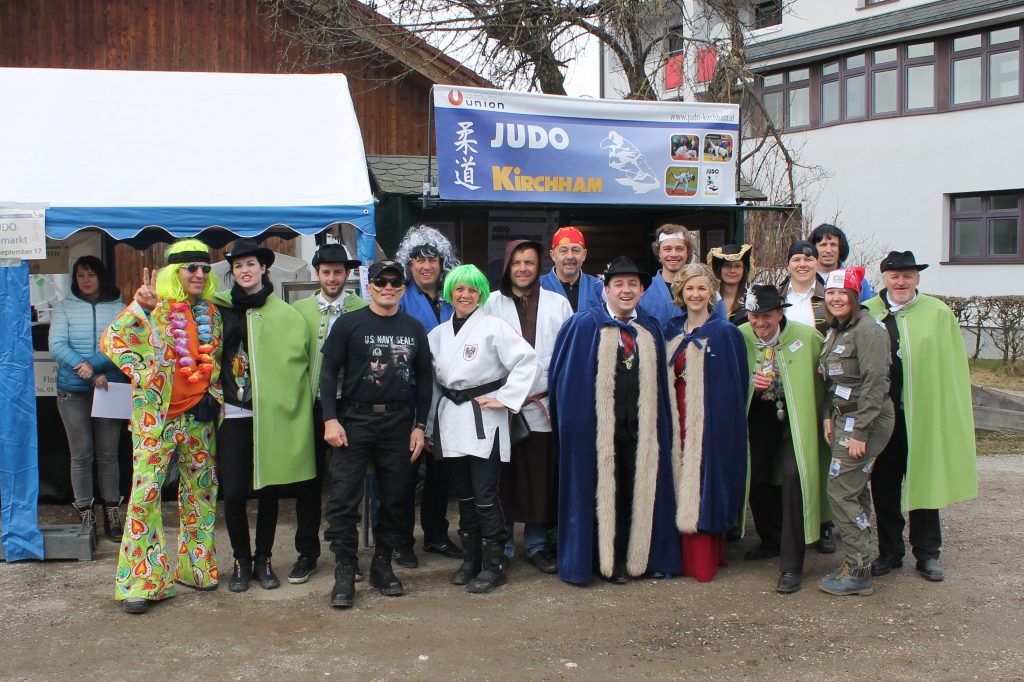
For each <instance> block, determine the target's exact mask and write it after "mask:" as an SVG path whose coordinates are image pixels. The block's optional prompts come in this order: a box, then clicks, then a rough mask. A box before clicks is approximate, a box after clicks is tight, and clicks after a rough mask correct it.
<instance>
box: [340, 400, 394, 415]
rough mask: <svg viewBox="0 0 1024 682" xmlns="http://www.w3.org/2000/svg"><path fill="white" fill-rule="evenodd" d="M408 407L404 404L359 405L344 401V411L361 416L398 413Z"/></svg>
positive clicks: (352, 401) (354, 402)
mask: <svg viewBox="0 0 1024 682" xmlns="http://www.w3.org/2000/svg"><path fill="white" fill-rule="evenodd" d="M407 407H408V405H406V404H405V403H359V402H356V401H354V400H346V401H345V409H346V410H352V411H353V412H361V413H363V414H383V413H385V412H399V411H401V410H404V409H406V408H407Z"/></svg>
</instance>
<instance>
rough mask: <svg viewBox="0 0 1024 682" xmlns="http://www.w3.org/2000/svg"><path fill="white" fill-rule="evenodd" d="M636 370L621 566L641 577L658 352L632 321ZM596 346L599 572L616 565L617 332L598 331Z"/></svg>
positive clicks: (654, 461) (649, 523)
mask: <svg viewBox="0 0 1024 682" xmlns="http://www.w3.org/2000/svg"><path fill="white" fill-rule="evenodd" d="M634 328H635V329H636V330H637V338H636V343H637V353H638V359H639V363H638V370H639V372H640V399H639V402H638V404H637V409H638V411H639V425H638V426H639V437H638V440H637V449H636V475H635V478H634V483H633V517H632V525H631V526H630V530H629V545H628V549H627V552H626V570H627V571H628V572H629V574H630V575H633V576H639V575H643V573H644V572H646V570H647V559H648V556H649V555H650V551H651V533H652V531H653V528H654V497H655V491H656V489H657V482H658V450H659V445H658V374H657V373H658V366H657V365H658V354H657V349H656V348H655V345H654V337H653V336H652V335H651V333H650V332H649V331H647V330H646V329H644V328H643V327H640V326H639V325H636V326H635V327H634ZM600 334H601V340H600V343H599V344H598V350H597V380H596V385H595V396H594V402H595V408H596V415H597V449H596V450H597V500H596V505H597V507H596V508H597V541H598V558H599V563H600V570H601V575H603V576H605V577H609V576H611V574H612V569H613V567H614V564H615V365H616V362H617V360H618V357H617V356H618V348H619V330H618V328H617V327H605V328H604V329H602V330H601V332H600Z"/></svg>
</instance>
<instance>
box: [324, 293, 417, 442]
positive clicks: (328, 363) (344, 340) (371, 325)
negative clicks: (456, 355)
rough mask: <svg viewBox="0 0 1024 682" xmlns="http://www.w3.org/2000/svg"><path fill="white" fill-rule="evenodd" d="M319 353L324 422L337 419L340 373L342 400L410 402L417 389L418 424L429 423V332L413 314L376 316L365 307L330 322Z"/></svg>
mask: <svg viewBox="0 0 1024 682" xmlns="http://www.w3.org/2000/svg"><path fill="white" fill-rule="evenodd" d="M321 352H322V353H323V356H324V360H323V365H322V366H321V368H320V399H321V401H322V403H323V409H324V420H325V421H326V420H328V419H337V418H338V405H337V398H336V396H337V395H338V379H339V374H340V376H341V399H342V400H344V401H353V402H358V403H374V404H381V403H410V402H411V401H410V397H411V396H410V391H411V390H412V388H411V387H412V386H414V385H415V390H416V396H415V397H416V423H418V424H421V423H425V422H426V421H427V413H428V412H429V411H430V398H431V392H432V390H433V374H432V372H433V371H434V370H433V363H432V361H431V358H430V344H429V343H428V341H427V332H426V330H425V329H424V328H423V325H422V324H420V322H419V321H418V320H417V319H416V318H414V317H413V316H411V315H409V314H407V313H404V312H402V311H398V312H397V313H396V314H395V315H391V316H383V315H378V314H377V313H375V312H373V311H372V310H371V309H370V308H369V307H366V308H360V309H359V310H355V311H353V312H351V313H347V314H345V315H342V316H341V317H340V318H338V321H337V322H335V323H334V327H333V328H332V329H331V333H330V334H329V335H328V336H327V341H326V342H325V343H324V346H323V348H322V349H321ZM417 377H421V378H422V379H421V380H420V381H417Z"/></svg>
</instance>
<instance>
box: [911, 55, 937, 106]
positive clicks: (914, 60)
mask: <svg viewBox="0 0 1024 682" xmlns="http://www.w3.org/2000/svg"><path fill="white" fill-rule="evenodd" d="M904 56H905V60H904V64H905V65H906V67H905V68H906V71H905V74H906V75H905V79H906V86H905V90H906V95H905V96H904V103H903V106H904V108H905V110H906V111H908V112H909V111H915V110H923V109H934V108H935V43H915V44H913V45H907V47H906V54H905V55H904Z"/></svg>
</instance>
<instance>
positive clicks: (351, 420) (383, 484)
mask: <svg viewBox="0 0 1024 682" xmlns="http://www.w3.org/2000/svg"><path fill="white" fill-rule="evenodd" d="M368 275H369V284H368V287H367V289H368V290H369V292H370V299H371V300H370V304H369V305H368V306H367V307H365V308H360V309H359V310H356V311H354V312H351V313H348V314H347V315H343V316H342V317H341V318H340V319H339V320H338V321H337V322H336V323H335V324H334V328H333V329H332V330H331V333H330V335H329V336H328V337H327V343H325V344H324V347H323V351H322V352H323V366H322V367H321V369H320V400H321V402H322V403H323V412H324V439H325V440H326V441H327V443H328V445H331V446H332V447H335V448H338V450H337V452H335V453H334V456H332V457H331V462H330V468H331V478H332V481H331V495H330V499H329V500H328V502H327V509H326V510H325V512H324V517H325V518H326V519H327V523H328V528H327V532H326V533H325V534H324V539H326V540H327V541H329V542H330V544H331V551H332V552H334V555H335V557H336V559H337V564H336V566H335V571H334V581H335V582H334V588H333V589H332V591H331V605H332V606H336V607H339V608H349V607H351V606H352V604H353V601H354V598H355V573H356V550H357V549H358V536H357V533H356V524H357V523H358V521H359V504H360V502H361V500H362V497H363V485H364V483H365V479H366V468H367V465H368V464H369V463H370V462H373V465H374V470H375V471H376V472H377V479H378V485H379V494H380V506H379V508H378V511H377V525H376V528H375V529H374V537H375V538H376V541H377V546H376V548H375V550H374V554H373V562H372V563H371V565H370V585H371V586H373V587H376V588H378V589H379V590H380V592H381V594H383V595H385V596H400V595H402V594H404V589H403V587H402V583H401V582H400V581H399V580H398V578H397V577H395V574H394V572H393V571H392V569H391V560H392V551H393V550H394V548H395V547H397V546H398V545H400V544H401V543H402V542H403V540H404V538H403V525H402V519H403V518H404V515H405V505H406V504H407V503H408V496H407V494H406V491H407V486H408V479H409V476H410V474H411V472H412V469H411V468H410V466H409V463H410V462H415V461H416V459H417V458H418V457H419V456H420V451H421V450H422V449H423V440H424V431H425V429H426V420H427V413H428V412H429V410H430V397H431V391H432V389H433V366H432V363H431V360H430V346H429V343H428V341H427V334H426V332H425V331H424V330H423V325H422V324H420V323H419V322H418V321H416V319H415V318H413V317H412V316H410V315H407V314H405V313H403V312H401V311H400V310H399V309H398V302H399V300H400V299H401V297H402V294H403V293H404V292H405V270H404V268H402V266H401V265H400V264H399V263H397V262H396V261H393V260H385V261H380V262H377V263H374V264H373V265H371V266H370V268H369V273H368ZM380 368H383V369H384V371H383V372H381V371H378V370H379V369H380ZM339 374H340V375H341V386H340V389H341V390H340V393H339ZM414 386H415V396H416V399H415V415H414V414H412V413H411V412H410V405H411V404H412V403H413V400H412V392H413V390H414V389H413V387H414ZM339 395H340V396H341V397H340V398H338V396H339Z"/></svg>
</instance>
